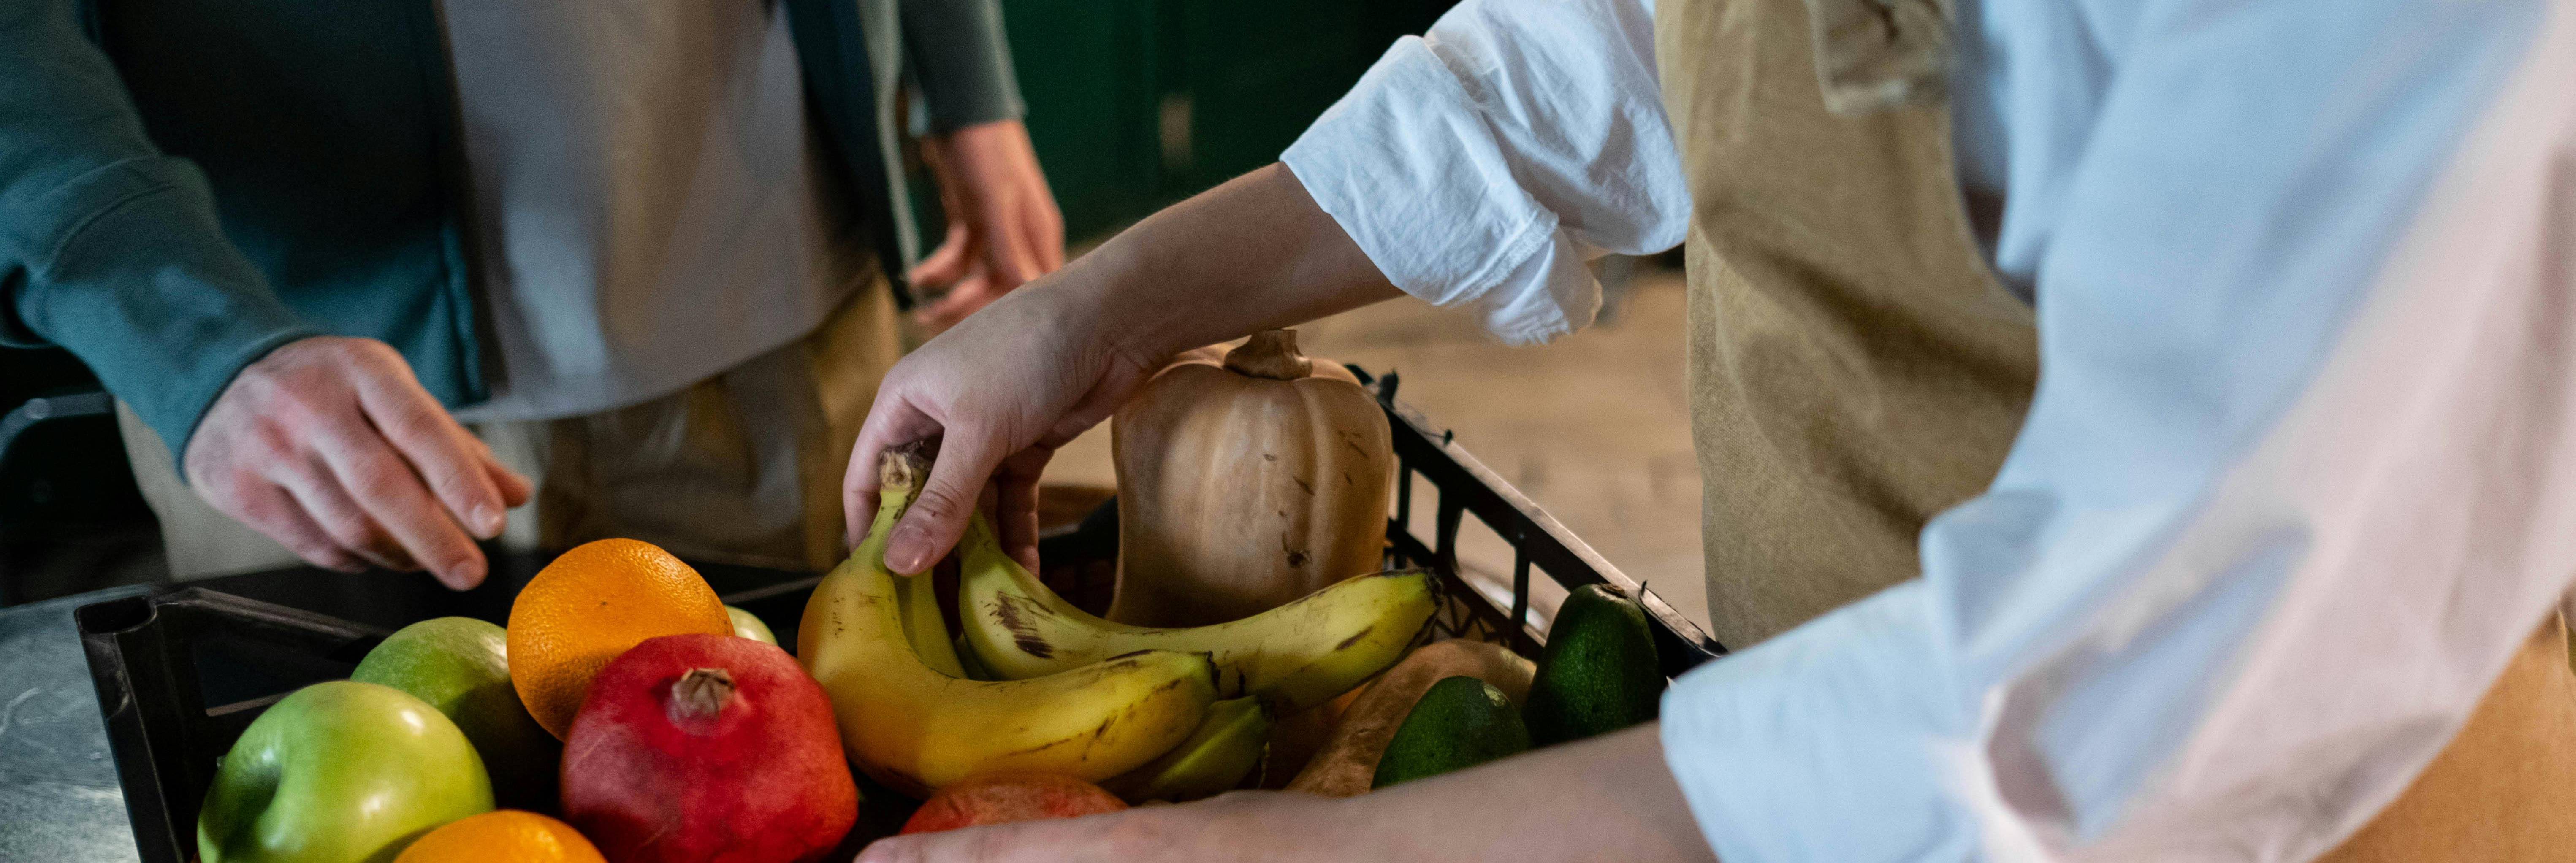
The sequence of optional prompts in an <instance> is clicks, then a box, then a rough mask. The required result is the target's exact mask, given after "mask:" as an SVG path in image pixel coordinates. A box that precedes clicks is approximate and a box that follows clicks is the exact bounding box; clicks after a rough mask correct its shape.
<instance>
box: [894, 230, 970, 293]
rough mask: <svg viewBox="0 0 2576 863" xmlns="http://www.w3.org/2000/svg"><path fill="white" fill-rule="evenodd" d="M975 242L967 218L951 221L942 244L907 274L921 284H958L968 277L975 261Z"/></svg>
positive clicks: (921, 285)
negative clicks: (967, 225) (968, 271)
mask: <svg viewBox="0 0 2576 863" xmlns="http://www.w3.org/2000/svg"><path fill="white" fill-rule="evenodd" d="M974 242H975V238H974V234H973V233H972V232H970V231H968V230H967V229H966V223H965V222H962V221H951V222H949V224H948V234H947V236H946V237H945V238H944V239H942V240H941V241H940V243H939V248H936V249H932V250H930V256H929V257H925V258H922V259H921V263H918V264H914V265H913V267H912V272H911V273H908V274H906V275H905V278H906V279H908V280H910V281H911V282H912V283H913V284H914V285H916V286H920V287H938V286H941V285H949V284H955V283H956V282H957V281H958V280H959V279H963V278H965V277H966V271H967V269H968V268H969V267H970V266H972V265H973V264H974V263H975V254H974V252H975V249H974V248H973V246H974Z"/></svg>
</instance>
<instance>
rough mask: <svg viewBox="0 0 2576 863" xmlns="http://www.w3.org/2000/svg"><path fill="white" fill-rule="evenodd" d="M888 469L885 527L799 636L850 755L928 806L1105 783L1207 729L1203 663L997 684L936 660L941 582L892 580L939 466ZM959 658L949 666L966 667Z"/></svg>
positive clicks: (831, 580) (895, 457)
mask: <svg viewBox="0 0 2576 863" xmlns="http://www.w3.org/2000/svg"><path fill="white" fill-rule="evenodd" d="M878 472H879V475H880V478H881V479H882V480H883V481H884V489H883V499H884V502H883V503H882V504H881V505H880V506H879V507H878V509H877V516H876V527H875V529H874V530H873V531H872V532H871V533H870V534H869V535H868V540H867V542H864V543H861V544H860V545H859V548H858V550H857V551H855V552H853V553H852V554H851V555H850V559H849V560H847V561H844V562H843V563H842V564H841V565H840V566H839V567H837V568H835V569H833V570H832V573H831V574H830V575H827V576H824V578H823V582H822V583H821V584H820V585H818V586H816V587H815V588H814V597H813V598H812V599H811V600H808V601H807V602H806V605H805V618H804V623H803V625H802V627H801V628H800V629H799V631H798V633H797V638H796V641H797V645H796V656H797V658H798V660H800V661H802V662H803V663H804V664H805V670H806V671H807V672H809V673H811V674H813V675H814V679H815V681H817V682H819V683H821V684H822V686H823V691H824V693H825V694H827V695H829V696H830V697H831V701H832V713H833V718H834V720H835V722H836V724H838V725H839V726H840V730H841V742H842V745H843V747H844V748H845V749H846V750H847V751H848V754H849V756H850V760H851V761H852V762H854V763H856V764H857V765H858V766H859V767H860V769H862V770H864V771H866V772H867V774H868V775H869V776H870V777H873V778H875V779H876V780H877V781H879V782H883V783H885V784H886V785H888V786H891V787H893V788H895V789H897V790H900V791H903V792H906V793H909V794H913V795H915V796H920V795H924V794H926V793H928V792H929V791H930V790H931V789H935V788H938V787H940V786H942V785H947V784H949V783H952V782H956V781H958V780H960V779H966V778H969V777H973V776H979V775H987V774H993V773H1005V772H1023V771H1025V772H1035V773H1055V774H1061V775H1065V776H1073V777H1076V778H1080V779H1085V780H1089V781H1093V782H1098V781H1100V780H1103V779H1108V778H1111V777H1114V776H1117V775H1119V774H1122V773H1126V772H1128V771H1130V770H1134V769H1136V768H1137V767H1139V766H1141V765H1143V764H1145V763H1146V762H1149V761H1152V760H1154V759H1155V758H1157V757H1159V756H1161V755H1163V754H1164V753H1166V752H1169V751H1171V749H1172V748H1173V747H1174V746H1176V745H1178V744H1179V743H1181V742H1182V741H1183V740H1186V739H1188V737H1189V736H1190V735H1191V733H1192V732H1194V731H1195V730H1196V729H1197V728H1198V727H1199V726H1200V725H1201V724H1202V723H1203V722H1204V721H1205V719H1206V716H1207V710H1208V705H1209V704H1210V703H1211V702H1213V701H1215V700H1216V672H1215V668H1214V666H1213V665H1212V664H1211V663H1210V661H1209V659H1208V657H1207V656H1205V655H1203V654H1196V653H1179V652H1170V651H1155V652H1148V653H1138V654H1133V655H1128V656H1121V657H1117V658H1115V659H1111V660H1108V661H1106V662H1101V663H1098V664H1092V665H1085V666H1083V667H1080V668H1075V669H1072V670H1068V671H1065V672H1063V673H1060V674H1051V675H1047V676H1044V677H1036V678H1032V679H1027V680H1014V681H1002V682H989V683H988V682H981V681H974V680H965V679H962V678H960V677H959V676H958V675H957V674H956V673H955V672H954V671H943V670H939V669H934V668H933V666H931V665H929V664H926V663H925V661H924V659H923V657H922V652H921V649H920V647H917V646H927V645H939V646H940V647H946V646H947V644H948V635H947V632H946V629H947V627H946V625H945V624H943V623H941V622H940V620H939V617H938V616H937V614H936V611H937V609H936V608H935V607H932V609H931V613H930V614H926V615H925V614H921V613H919V612H920V609H921V608H922V607H923V606H925V605H933V603H931V602H929V601H928V600H927V599H926V598H925V596H924V595H925V594H928V593H929V591H930V581H929V579H927V578H907V577H903V576H897V575H895V574H893V573H892V572H889V571H887V569H886V568H885V537H886V535H887V534H889V533H892V532H893V527H894V522H895V519H896V518H898V517H900V516H901V515H902V513H903V510H904V508H905V507H906V506H908V505H910V504H911V501H912V495H913V493H914V492H915V491H916V490H917V489H918V487H919V481H920V480H921V479H923V478H925V477H927V476H928V475H929V462H928V460H927V459H925V458H922V457H921V456H920V455H919V454H918V453H915V452H910V451H901V452H894V453H889V454H888V455H887V457H886V458H885V459H884V460H883V461H882V462H881V463H880V465H879V471H878ZM907 622H909V623H910V624H911V626H910V633H909V634H907V627H906V623H907ZM948 650H949V655H948V657H947V661H946V663H944V668H946V669H954V668H956V667H957V666H956V662H957V659H956V656H955V653H954V649H953V648H948ZM932 652H933V653H936V652H937V651H936V650H933V651H932Z"/></svg>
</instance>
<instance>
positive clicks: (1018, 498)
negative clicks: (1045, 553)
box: [993, 447, 1055, 573]
mask: <svg viewBox="0 0 2576 863" xmlns="http://www.w3.org/2000/svg"><path fill="white" fill-rule="evenodd" d="M1054 456H1055V450H1052V449H1045V448H1038V447H1031V448H1029V449H1025V450H1021V451H1020V452H1019V453H1017V454H1015V455H1012V456H1011V457H1010V458H1006V459H1003V460H1002V466H1001V469H1000V470H998V471H995V472H994V474H993V484H994V485H995V486H996V487H997V488H996V493H997V495H998V499H997V501H996V504H995V506H994V510H995V512H994V515H993V530H994V532H996V533H998V534H1000V535H1001V540H1002V551H1003V553H1005V554H1008V555H1010V556H1011V558H1012V559H1013V560H1017V561H1019V562H1020V565H1021V566H1024V567H1027V568H1028V570H1029V572H1032V573H1035V572H1037V571H1038V479H1039V477H1040V476H1042V475H1043V474H1045V473H1046V464H1047V460H1048V459H1050V458H1053V457H1054Z"/></svg>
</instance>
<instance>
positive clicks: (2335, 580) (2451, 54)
mask: <svg viewBox="0 0 2576 863" xmlns="http://www.w3.org/2000/svg"><path fill="white" fill-rule="evenodd" d="M1652 17H1653V11H1652V8H1651V5H1650V3H1649V2H1641V0H1466V2H1464V3H1461V4H1460V5H1459V6H1458V7H1457V8H1456V9H1455V10H1453V11H1452V12H1450V13H1449V14H1448V15H1446V16H1445V17H1443V18H1442V19H1441V20H1440V22H1439V23H1438V24H1437V25H1435V26H1434V27H1433V28H1432V29H1431V31H1430V32H1429V33H1428V34H1426V35H1425V36H1424V37H1422V38H1407V39H1405V40H1403V41H1401V42H1399V43H1397V44H1396V45H1395V46H1394V47H1393V48H1392V49H1390V50H1389V51H1388V52H1387V54H1386V56H1385V57H1384V58H1383V59H1381V60H1380V61H1379V62H1378V64H1377V65H1376V67H1375V68H1373V69H1371V70H1370V72H1369V73H1368V75H1367V76H1366V77H1365V78H1363V79H1362V81H1361V83H1360V84H1359V85H1358V87H1357V88H1355V89H1354V90H1353V91H1352V92H1351V93H1350V94H1349V95H1348V96H1346V97H1345V98H1344V99H1343V100H1342V101H1341V102H1340V103H1339V104H1337V105H1335V106H1334V107H1333V108H1332V109H1331V110H1330V111H1328V112H1327V113H1326V114H1325V115H1324V116H1323V117H1322V118H1320V119H1318V120H1317V121H1316V123H1315V124H1314V126H1313V127H1312V128H1311V129H1309V130H1308V131H1307V133H1306V134H1305V136H1304V137H1302V138H1301V139H1299V140H1298V142H1297V143H1296V144H1295V145H1294V146H1292V147H1291V148H1290V149H1289V150H1288V151H1287V153H1286V154H1285V155H1284V156H1283V157H1282V160H1283V161H1284V162H1285V163H1286V164H1287V166H1288V167H1289V169H1290V170H1291V171H1292V172H1293V173H1295V175H1296V176H1297V177H1298V179H1299V180H1300V181H1301V182H1302V183H1304V184H1305V186H1306V188H1307V190H1308V191H1309V192H1310V193H1311V194H1313V196H1314V197H1315V200H1316V202H1317V203H1318V204H1319V205H1321V206H1322V207H1323V208H1324V210H1325V211H1327V212H1328V213H1330V214H1331V215H1332V216H1333V217H1334V219H1335V220H1336V221H1338V222H1339V223H1340V224H1341V226H1342V227H1343V228H1344V229H1345V230H1346V231H1347V232H1349V233H1350V235H1351V237H1352V239H1353V240H1354V241H1356V242H1357V243H1358V245H1359V246H1360V248H1361V249H1362V250H1363V251H1364V252H1366V253H1367V254H1368V255H1369V257H1370V259H1371V260H1372V261H1374V262H1376V264H1377V265H1378V267H1379V268H1380V269H1381V270H1383V271H1384V272H1385V273H1386V275H1387V276H1388V278H1389V279H1390V280H1392V281H1393V282H1394V283H1395V284H1396V285H1397V286H1398V287H1401V288H1403V289H1404V290H1405V291H1407V292H1408V293H1411V294H1413V295H1414V296H1417V297H1420V298H1422V299H1425V300H1428V301H1431V302H1434V303H1437V304H1441V305H1456V306H1465V307H1468V308H1471V309H1473V310H1475V311H1476V313H1477V314H1479V315H1481V316H1482V317H1483V319H1484V322H1485V325H1486V327H1487V328H1488V329H1489V330H1490V331H1492V332H1493V333H1494V334H1495V335H1496V336H1498V337H1500V338H1503V339H1505V340H1508V341H1515V342H1526V341H1540V340H1544V339H1547V338H1550V337H1553V336H1555V335H1557V334H1560V333H1563V332H1566V331H1568V330H1570V329H1572V328H1574V327H1577V326H1580V325H1582V324H1584V323H1586V322H1588V321H1589V320H1590V319H1591V315H1592V313H1593V311H1594V309H1595V308H1596V307H1597V305H1598V303H1599V299H1598V288H1597V286H1595V285H1594V284H1593V283H1592V280H1591V278H1590V276H1589V275H1588V274H1587V273H1586V272H1585V271H1584V269H1583V267H1582V266H1581V263H1582V261H1583V259H1584V258H1586V257H1589V256H1593V255H1597V254H1599V253H1600V252H1601V251H1604V250H1607V251H1618V252H1630V253H1638V252H1649V251H1654V250H1658V249H1663V248H1668V247H1670V246H1672V245H1675V244H1676V243H1678V242H1679V241H1680V240H1681V238H1682V236H1683V233H1684V230H1685V227H1686V224H1687V221H1688V219H1689V216H1690V204H1689V202H1688V200H1687V186H1686V185H1685V184H1684V182H1683V180H1682V176H1681V171H1680V164H1679V158H1678V154H1677V151H1676V150H1675V149H1674V142H1673V141H1672V137H1671V133H1670V131H1669V130H1668V128H1667V127H1666V125H1665V122H1664V118H1663V109H1662V104H1661V101H1660V96H1659V94H1658V93H1657V91H1656V78H1655V74H1656V73H1655V61H1654V39H1653V34H1652ZM1958 20H1959V21H1960V22H1961V23H1960V25H1959V28H1960V34H1959V35H1960V42H1961V43H1962V45H1961V57H1960V60H1961V62H1960V63H1959V65H1958V67H1957V69H1956V71H1955V73H1954V81H1953V87H1952V92H1953V102H1954V104H1953V111H1954V112H1955V116H1956V117H1957V123H1956V124H1955V128H1956V130H1957V131H1956V133H1955V134H1956V135H1957V136H1958V139H1959V140H1958V142H1957V143H1958V144H1959V146H1958V148H1957V151H1958V153H1959V156H1958V158H1959V162H1960V164H1959V166H1958V167H1959V169H1960V171H1959V173H1960V177H1961V181H1962V183H1963V185H1965V186H1966V187H1968V190H1969V191H1971V192H1974V193H1978V194H1992V195H1995V196H1998V197H1999V198H2000V199H2001V200H2002V201H2003V212H2002V218H2001V222H2000V225H1999V228H1998V230H1997V232H1996V236H1994V237H1991V238H1988V239H1987V242H1988V243H1990V248H1989V249H1987V252H1988V254H1989V258H1990V261H1991V262H1992V263H1993V264H1994V266H1995V268H1996V269H1997V271H1998V272H1999V273H2001V274H2002V275H2003V277H2004V279H2005V280H2006V282H2007V283H2008V284H2012V285H2014V286H2016V287H2017V289H2019V290H2022V291H2025V292H2026V293H2027V295H2028V296H2030V297H2031V298H2032V300H2033V302H2034V303H2035V304H2036V306H2037V310H2038V320H2039V332H2040V368H2041V376H2040V382H2039V386H2038V390H2037V392H2036V394H2035V397H2034V398H2033V401H2032V404H2031V409H2030V413H2029V416H2028V417H2027V419H2026V421H2025V424H2024V426H2023V428H2022V430H2021V432H2020V435H2019V437H2018V438H2017V439H2016V441H2015V444H2014V447H2013V449H2012V451H2011V453H2010V455H2009V457H2008V458H2007V459H2006V461H2005V463H2004V466H2003V468H2002V470H2001V471H2000V473H1999V474H1998V475H1997V477H1996V478H1995V480H1994V483H1993V485H1992V486H1991V487H1990V488H1989V489H1988V490H1987V491H1986V492H1985V493H1984V494H1983V495H1981V496H1979V497H1977V498H1974V499H1972V500H1970V501H1968V502H1966V503H1963V504H1961V505H1959V506H1957V507H1955V508H1953V509H1951V510H1950V511H1948V512H1946V513H1943V514H1942V515H1941V516H1939V517H1938V518H1936V519H1935V520H1934V521H1933V522H1932V524H1931V525H1930V526H1928V527H1927V528H1926V529H1925V530H1924V532H1923V535H1922V537H1921V548H1922V571H1923V577H1922V578H1921V579H1918V580H1914V581H1910V582H1907V583H1905V584H1902V585H1899V586H1897V587H1893V588H1890V589H1888V590H1886V591H1882V592H1880V593H1878V594H1876V595H1874V596H1871V597H1869V598H1867V599H1864V600H1862V601H1860V602H1857V603H1854V604H1852V605H1850V606H1847V607H1845V608H1843V609H1840V610H1838V611H1835V612H1833V613H1831V614H1828V615H1826V616H1824V617H1822V618H1820V619H1817V620H1815V621H1813V622H1810V623H1809V624H1807V625H1805V626H1802V627H1800V628H1798V629H1795V630H1792V631H1790V632H1788V633H1785V634H1782V635H1781V636H1779V637H1776V638H1773V639H1771V640H1769V641H1767V642H1764V643H1762V644H1760V645H1756V646H1753V647H1752V648H1751V649H1747V650H1743V651H1741V652H1739V653H1737V654H1735V655H1733V656H1730V657H1728V658H1725V659H1722V660H1719V661H1717V662H1713V663H1710V664H1709V665H1707V666H1705V667H1703V668H1701V669H1699V670H1696V671H1694V672H1692V673H1691V674H1689V675H1686V676H1684V677H1683V678H1682V679H1681V680H1680V681H1678V682H1677V683H1676V684H1675V686H1674V687H1673V689H1672V691H1671V692H1670V693H1669V694H1668V695H1667V696H1666V697H1665V701H1664V711H1663V729H1662V735H1663V743H1664V748H1665V755H1666V759H1667V762H1668V765H1669V766H1670V768H1671V769H1672V772H1673V774H1674V776H1675V778H1676V779H1677V780H1678V781H1679V783H1680V785H1681V787H1682V789H1683V792H1684V794H1685V796H1686V797H1687V798H1688V799H1689V802H1690V805H1691V808H1692V811H1693V812H1694V814H1695V815H1696V816H1697V818H1698V820H1699V823H1700V826H1701V828H1702V830H1703V832H1704V833H1705V835H1706V836H1707V838H1708V839H1709V842H1710V844H1711V846H1712V847H1713V848H1714V850H1715V851H1716V852H1717V853H1718V855H1719V857H1720V858H1721V859H1723V860H1725V861H1727V863H1768V861H1790V860H1799V861H1804V860H1815V861H1836V863H1874V861H1954V860H2016V861H2018V860H2087V861H2089V860H2157V861H2168V860H2253V861H2297V860H2306V859H2309V858H2310V857H2313V856H2315V855H2317V854H2319V853H2322V852H2323V851H2325V850H2327V849H2329V848H2331V847H2333V846H2334V845H2335V844H2336V843H2337V842H2339V841H2341V840H2342V839H2343V838H2344V837H2345V836H2347V835H2349V834H2350V833H2351V832H2352V831H2353V830H2354V829H2355V828H2357V827H2358V826H2359V825H2360V824H2362V823H2363V822H2365V821H2367V820H2368V819H2369V818H2370V817H2371V816H2372V815H2373V814H2375V813H2376V812H2377V811H2378V810H2379V809H2380V808H2381V807H2382V806H2384V805H2385V804H2386V803H2387V802H2388V801H2390V800H2392V799H2394V798H2395V797H2396V796H2397V795H2398V794H2399V793H2400V792H2401V791H2403V790H2404V788H2405V786H2406V784H2407V783H2408V782H2409V781H2410V780H2411V779H2412V778H2413V776H2414V775H2415V774H2416V773H2417V772H2419V771H2420V770H2421V769H2422V767H2423V766H2424V765H2425V764H2426V763H2427V762H2429V761H2430V760H2431V759H2432V757H2433V756H2434V755H2435V754H2436V753H2437V752H2438V751H2439V749H2440V748H2441V747H2442V746H2443V745H2444V744H2445V743H2447V742H2448V740H2449V738H2450V736H2451V735H2452V733H2453V732H2454V731H2456V730H2457V729H2458V728H2459V727H2460V725H2461V723H2462V722H2463V721H2465V719H2466V717H2467V715H2468V714H2469V712H2470V711H2471V710H2472V709H2473V708H2474V707H2475V705H2476V703H2477V701H2478V699H2479V697H2480V696H2481V695H2482V694H2483V693H2484V691H2485V690H2486V688H2487V687H2488V685H2489V684H2490V683H2491V682H2492V681H2493V680H2494V679H2495V677H2496V675H2497V674H2498V673H2499V672H2500V671H2501V669H2502V668H2503V667H2504V664H2505V662H2506V660H2507V659H2508V658H2509V657H2510V656H2511V655H2512V654H2513V653H2514V651H2515V650H2516V649H2517V648H2518V647H2519V646H2520V645H2521V644H2522V642H2523V641H2524V639H2525V638H2526V637H2528V635H2529V634H2530V632H2531V630H2532V627H2533V626H2534V625H2536V624H2537V623H2539V622H2540V621H2541V620H2543V619H2544V617H2545V615H2546V614H2548V613H2549V610H2550V609H2551V607H2552V605H2553V603H2555V602H2557V601H2558V599H2559V597H2560V596H2561V595H2562V593H2564V592H2565V590H2566V588H2567V585H2568V581H2569V578H2570V575H2571V574H2576V422H2569V421H2568V420H2567V419H2566V418H2567V417H2569V416H2571V415H2576V413H2571V411H2576V248H2571V244H2576V240H2571V239H2570V238H2576V98H2569V96H2568V94H2569V93H2571V92H2576V89H2571V88H2570V86H2569V82H2571V81H2576V0H2479V2H2421V0H2331V2H2294V0H1982V2H1969V3H1964V4H1962V5H1961V7H1960V9H1959V16H1958Z"/></svg>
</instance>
